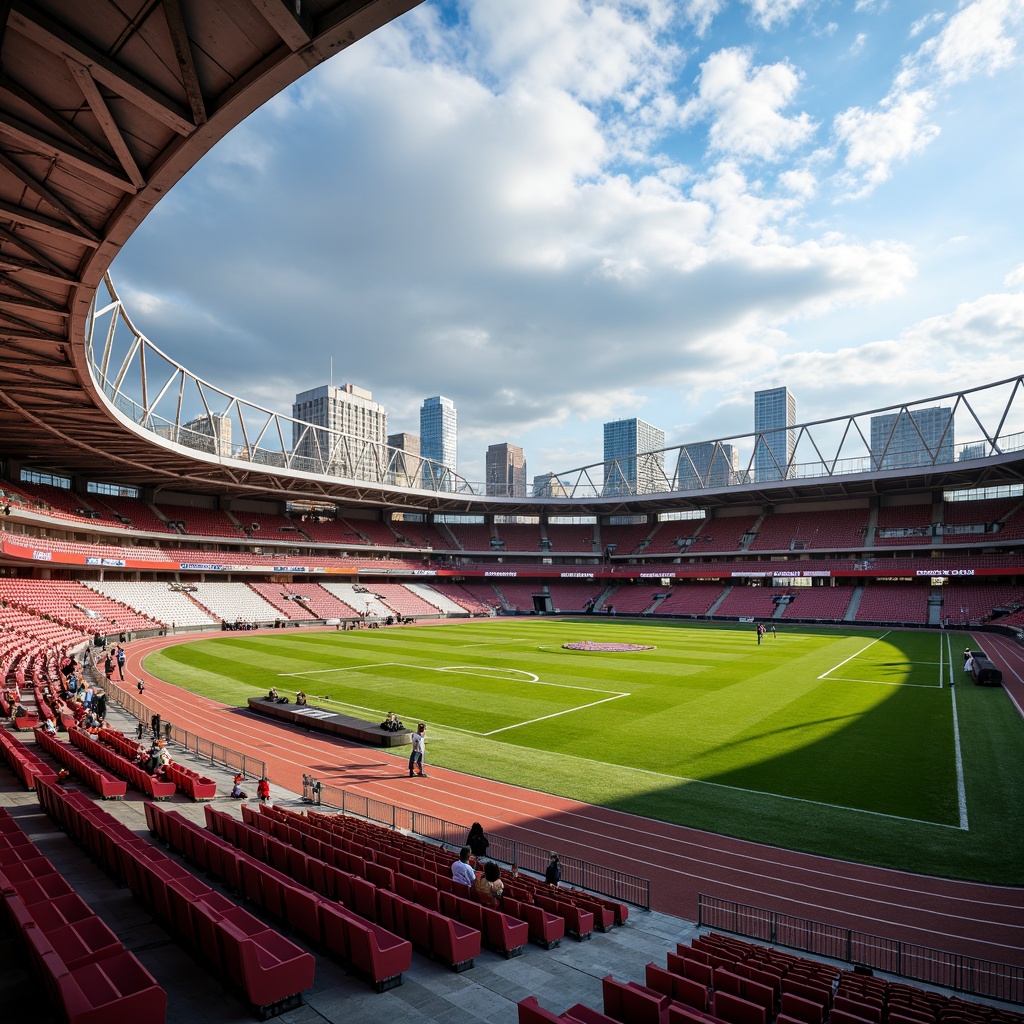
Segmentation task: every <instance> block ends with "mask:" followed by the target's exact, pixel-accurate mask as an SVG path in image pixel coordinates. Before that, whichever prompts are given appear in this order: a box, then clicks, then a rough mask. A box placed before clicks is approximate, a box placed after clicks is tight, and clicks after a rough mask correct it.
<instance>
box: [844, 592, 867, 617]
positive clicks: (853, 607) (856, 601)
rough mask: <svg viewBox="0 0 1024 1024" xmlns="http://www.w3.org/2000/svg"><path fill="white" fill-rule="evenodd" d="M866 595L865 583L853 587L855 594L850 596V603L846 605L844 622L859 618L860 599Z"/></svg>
mask: <svg viewBox="0 0 1024 1024" xmlns="http://www.w3.org/2000/svg"><path fill="white" fill-rule="evenodd" d="M863 596H864V585H863V584H861V585H860V586H859V587H854V588H853V596H852V597H851V598H850V603H849V604H848V605H847V606H846V614H845V615H844V616H843V622H854V621H856V618H857V609H858V608H859V607H860V599H861V598H862V597H863Z"/></svg>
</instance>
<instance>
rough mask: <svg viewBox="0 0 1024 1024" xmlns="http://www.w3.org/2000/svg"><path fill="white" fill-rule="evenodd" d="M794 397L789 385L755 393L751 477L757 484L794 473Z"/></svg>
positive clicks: (781, 478)
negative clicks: (752, 473)
mask: <svg viewBox="0 0 1024 1024" xmlns="http://www.w3.org/2000/svg"><path fill="white" fill-rule="evenodd" d="M794 426H796V399H795V398H794V397H793V396H792V395H791V394H790V393H789V388H769V389H768V390H766V391H755V392H754V433H755V434H756V435H757V437H756V438H755V440H754V478H755V479H756V480H757V482H758V483H765V482H767V481H770V480H783V479H785V478H786V477H787V476H792V475H793V470H792V467H790V463H791V462H792V460H793V453H794V452H795V451H796V431H795V430H791V429H789V428H791V427H794Z"/></svg>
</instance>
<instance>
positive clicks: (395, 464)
mask: <svg viewBox="0 0 1024 1024" xmlns="http://www.w3.org/2000/svg"><path fill="white" fill-rule="evenodd" d="M388 447H389V448H393V449H394V451H391V452H389V453H388V456H389V458H390V459H391V473H392V478H393V479H394V482H395V483H396V484H397V485H398V486H399V487H418V486H419V483H420V471H421V468H422V463H423V460H422V459H421V458H420V438H419V434H388Z"/></svg>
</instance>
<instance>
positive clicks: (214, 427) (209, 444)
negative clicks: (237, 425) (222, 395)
mask: <svg viewBox="0 0 1024 1024" xmlns="http://www.w3.org/2000/svg"><path fill="white" fill-rule="evenodd" d="M179 440H180V441H181V443H182V444H186V445H188V447H189V448H194V449H195V450H196V451H200V452H210V453H212V454H213V455H223V456H230V455H231V420H230V419H229V418H228V417H227V416H222V415H220V413H215V412H214V413H210V414H209V415H208V416H207V415H203V416H197V417H196V418H195V419H194V420H189V422H188V423H183V424H182V425H181V432H180V434H179Z"/></svg>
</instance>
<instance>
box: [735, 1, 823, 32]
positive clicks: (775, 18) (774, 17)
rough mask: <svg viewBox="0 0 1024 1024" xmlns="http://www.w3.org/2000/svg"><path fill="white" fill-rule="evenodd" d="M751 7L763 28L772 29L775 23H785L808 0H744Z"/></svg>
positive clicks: (805, 4)
mask: <svg viewBox="0 0 1024 1024" xmlns="http://www.w3.org/2000/svg"><path fill="white" fill-rule="evenodd" d="M743 2H744V3H745V4H746V5H747V6H748V7H749V8H750V13H751V15H752V16H753V18H754V20H755V21H756V22H757V24H759V25H760V26H761V28H763V29H765V30H766V31H767V30H768V29H771V28H772V27H773V26H775V25H784V24H785V23H786V22H787V21H789V19H790V16H791V15H792V14H793V13H794V12H795V11H798V10H800V8H801V7H805V6H807V4H808V0H743Z"/></svg>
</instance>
